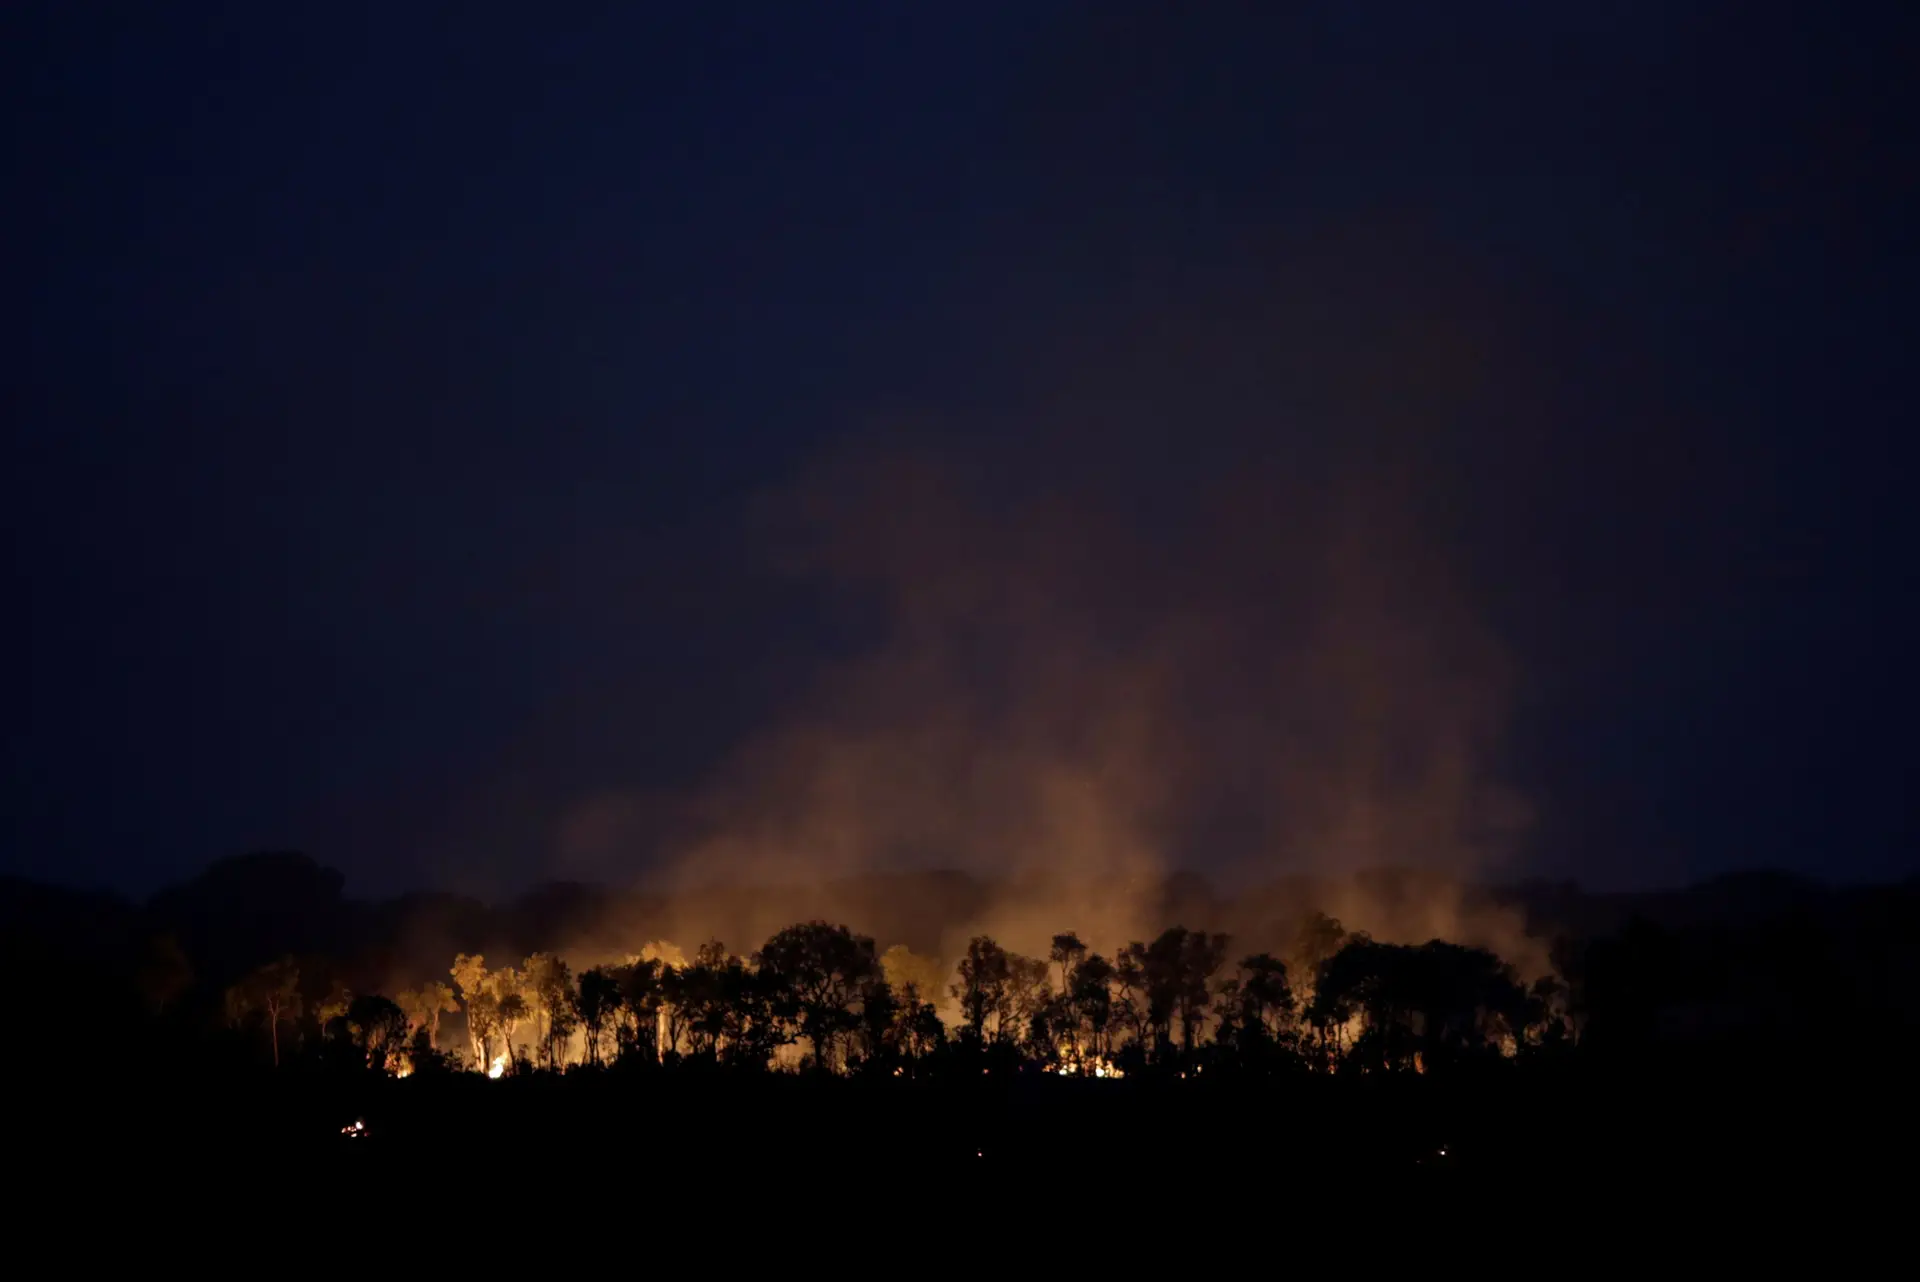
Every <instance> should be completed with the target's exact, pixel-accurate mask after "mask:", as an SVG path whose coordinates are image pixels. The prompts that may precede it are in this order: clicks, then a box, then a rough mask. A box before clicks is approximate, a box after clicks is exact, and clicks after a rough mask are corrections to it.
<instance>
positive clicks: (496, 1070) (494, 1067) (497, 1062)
mask: <svg viewBox="0 0 1920 1282" xmlns="http://www.w3.org/2000/svg"><path fill="white" fill-rule="evenodd" d="M506 1071H507V1057H506V1056H505V1055H495V1056H494V1057H493V1063H492V1064H490V1065H488V1067H487V1076H488V1077H499V1076H501V1075H502V1074H504V1073H505V1072H506Z"/></svg>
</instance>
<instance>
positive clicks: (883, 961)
mask: <svg viewBox="0 0 1920 1282" xmlns="http://www.w3.org/2000/svg"><path fill="white" fill-rule="evenodd" d="M880 969H881V970H882V971H883V972H884V973H885V974H886V977H887V984H888V985H889V986H890V987H891V988H892V989H893V996H894V999H895V1000H896V1001H897V1002H899V1004H900V1006H901V1007H902V1008H903V1009H904V1008H906V1007H908V1006H913V1005H917V1004H919V1003H921V1002H933V1003H936V1004H937V1003H938V1002H939V1000H940V997H941V985H942V984H944V983H946V979H947V967H946V963H944V962H942V961H941V960H940V959H939V958H938V957H923V956H921V955H919V954H918V953H915V952H914V951H913V950H912V949H910V948H908V947H907V946H906V945H905V944H895V945H894V946H893V947H891V948H889V949H887V951H886V952H884V953H882V954H881V955H880Z"/></svg>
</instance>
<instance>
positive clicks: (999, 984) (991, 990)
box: [953, 935, 1013, 1043]
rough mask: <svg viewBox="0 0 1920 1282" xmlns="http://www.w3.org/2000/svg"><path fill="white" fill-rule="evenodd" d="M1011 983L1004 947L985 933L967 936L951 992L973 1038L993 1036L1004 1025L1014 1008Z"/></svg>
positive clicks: (979, 1039) (989, 1037)
mask: <svg viewBox="0 0 1920 1282" xmlns="http://www.w3.org/2000/svg"><path fill="white" fill-rule="evenodd" d="M1012 986H1013V980H1012V966H1011V964H1010V962H1009V959H1008V956H1007V950H1006V949H1004V948H1002V947H1000V945H999V944H997V943H995V942H994V941H993V940H992V938H990V937H989V936H986V935H975V936H974V937H973V938H972V939H970V940H968V941H967V955H966V956H965V957H963V958H961V959H960V979H959V982H958V983H956V984H954V986H953V996H954V999H955V1000H956V1001H958V1002H959V1003H960V1018H961V1020H962V1021H963V1022H964V1023H965V1025H966V1029H967V1031H968V1033H969V1034H970V1035H971V1036H972V1037H973V1038H974V1039H975V1040H976V1041H979V1042H982V1043H984V1042H987V1041H989V1040H996V1039H997V1038H998V1037H999V1036H1000V1034H1001V1032H1002V1030H1003V1029H1004V1028H1005V1027H1006V1025H1007V1022H1008V1020H1009V1018H1010V1016H1011V1013H1012V1010H1013V998H1012V991H1011V990H1012Z"/></svg>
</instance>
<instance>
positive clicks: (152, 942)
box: [135, 935, 193, 1019]
mask: <svg viewBox="0 0 1920 1282" xmlns="http://www.w3.org/2000/svg"><path fill="white" fill-rule="evenodd" d="M135 982H136V984H137V985H138V987H139V989H140V996H141V998H142V999H143V1000H144V1001H145V1003H146V1007H147V1012H148V1014H150V1015H152V1016H153V1017H154V1018H156V1019H158V1018H159V1017H160V1016H161V1015H163V1014H165V1013H166V1011H167V1009H168V1008H169V1007H171V1006H172V1005H173V1003H174V1002H175V1001H177V1000H179V998H180V997H181V996H182V995H183V994H184V993H185V992H186V991H187V990H188V989H189V988H190V987H192V985H193V966H192V965H191V964H190V963H189V962H188V961H187V955H186V953H185V952H183V951H182V950H181V948H180V941H179V940H178V939H176V938H174V937H173V936H172V935H155V936H154V937H152V938H151V939H149V940H148V941H147V946H146V951H145V953H144V954H143V955H142V957H141V960H140V969H139V973H138V975H137V977H136V980H135Z"/></svg>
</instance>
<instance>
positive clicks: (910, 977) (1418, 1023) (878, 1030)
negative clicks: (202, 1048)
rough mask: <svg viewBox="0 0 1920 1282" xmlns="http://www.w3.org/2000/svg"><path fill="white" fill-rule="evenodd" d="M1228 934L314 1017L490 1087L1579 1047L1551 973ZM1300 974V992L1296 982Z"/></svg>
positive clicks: (466, 993)
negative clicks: (1280, 949) (1527, 975)
mask: <svg viewBox="0 0 1920 1282" xmlns="http://www.w3.org/2000/svg"><path fill="white" fill-rule="evenodd" d="M1229 956H1230V953H1229V940H1228V938H1227V936H1225V935H1218V934H1207V933H1203V932H1199V931H1189V930H1185V929H1183V928H1181V927H1173V928H1170V929H1168V930H1166V931H1163V932H1162V933H1161V934H1160V935H1159V936H1157V937H1156V938H1155V939H1154V940H1152V941H1151V942H1138V941H1136V942H1133V943H1130V944H1128V945H1127V946H1126V947H1124V948H1122V949H1120V950H1118V951H1117V952H1116V953H1115V955H1114V958H1113V959H1112V960H1108V959H1107V958H1106V957H1103V956H1102V955H1101V954H1099V953H1097V952H1094V951H1092V950H1091V949H1089V948H1088V947H1087V946H1086V945H1085V944H1084V943H1082V942H1081V941H1080V939H1079V938H1078V937H1077V936H1076V935H1073V934H1071V933H1067V934H1060V935H1055V936H1053V937H1052V946H1051V948H1050V949H1049V952H1048V954H1047V956H1046V957H1044V958H1041V957H1024V956H1021V955H1020V954H1018V953H1014V952H1011V951H1009V950H1007V949H1004V948H1002V947H1001V946H1000V945H999V944H998V943H996V942H995V941H994V940H993V939H991V938H989V937H987V936H984V935H980V936H976V937H974V938H973V939H972V940H971V941H969V943H968V945H967V949H966V952H965V954H964V955H962V956H961V957H960V958H959V959H958V960H957V961H955V962H952V963H951V964H949V963H947V962H944V961H942V960H940V959H938V958H934V957H926V956H916V955H915V954H913V953H912V952H910V951H908V950H907V949H906V948H904V947H903V946H899V945H896V946H895V947H893V948H890V949H888V950H887V951H886V952H885V953H884V954H882V953H880V952H879V950H878V949H877V948H876V947H875V945H874V942H873V940H872V939H870V938H868V937H866V936H861V935H856V934H854V933H853V932H852V931H851V930H849V929H848V928H847V927H845V926H835V925H830V924H828V923H826V922H820V921H814V922H805V923H801V924H799V925H796V926H790V927H788V928H787V929H785V930H782V931H779V932H777V933H776V934H775V935H774V936H773V937H772V938H771V939H769V940H768V941H767V943H766V944H765V945H764V946H763V947H762V948H761V949H760V950H758V951H757V952H755V953H753V954H752V955H751V956H745V957H743V956H740V955H738V954H735V953H732V952H729V951H728V950H727V949H726V948H725V947H724V946H723V945H721V944H720V943H718V942H717V941H710V942H709V943H707V944H705V945H703V946H702V947H701V948H699V949H698V950H697V951H696V952H695V953H694V954H693V956H692V957H691V958H688V957H687V956H686V955H685V954H683V953H681V951H680V950H679V949H678V948H674V947H673V946H671V945H649V946H648V948H647V949H646V950H645V951H644V952H642V953H639V954H629V955H627V960H626V961H625V962H624V963H621V964H618V965H601V966H591V967H588V968H586V969H585V970H583V971H581V972H580V973H579V974H578V975H575V974H574V972H573V971H572V969H571V968H570V967H569V966H568V964H567V963H566V962H565V961H564V960H562V959H561V958H560V957H559V956H557V955H555V954H552V953H535V954H533V955H532V956H530V957H528V958H526V959H525V961H524V962H523V963H522V964H521V965H520V966H518V967H510V966H509V967H499V968H493V967H489V966H488V965H487V964H486V959H485V958H484V957H481V956H478V955H469V954H461V955H459V956H458V957H456V958H455V960H454V964H453V966H452V968H451V976H452V978H453V980H454V981H455V983H454V985H451V986H449V985H447V984H444V983H429V984H424V985H422V986H420V987H419V988H415V989H409V990H407V991H405V992H402V993H401V994H400V996H399V999H398V1000H397V1001H393V1000H389V999H387V998H385V997H381V996H379V995H377V994H367V995H360V996H352V995H350V994H346V993H344V991H341V992H338V993H336V994H334V995H332V996H330V997H329V998H328V999H327V1000H326V1001H324V1002H323V1003H321V1006H320V1008H319V1011H318V1012H317V1013H318V1014H319V1015H320V1016H321V1024H320V1031H321V1034H322V1040H323V1042H328V1043H330V1044H336V1045H339V1046H341V1047H342V1048H350V1049H352V1050H356V1051H357V1052H358V1053H359V1054H360V1055H361V1056H362V1057H363V1062H364V1063H365V1064H366V1065H367V1067H368V1068H369V1069H372V1070H375V1071H379V1072H382V1073H384V1074H386V1075H389V1076H394V1077H412V1076H417V1075H419V1074H420V1073H422V1072H423V1071H432V1072H434V1073H441V1072H445V1071H449V1070H452V1069H457V1068H459V1067H460V1066H461V1064H462V1062H463V1060H464V1063H465V1064H466V1065H467V1066H470V1067H472V1068H474V1069H476V1070H478V1071H480V1072H483V1073H484V1074H485V1076H486V1077H488V1078H489V1079H495V1080H497V1079H499V1078H502V1077H505V1076H507V1075H508V1073H509V1072H510V1071H511V1072H514V1073H519V1072H523V1071H534V1072H538V1071H544V1072H549V1073H552V1072H562V1071H567V1070H570V1069H574V1068H587V1069H593V1068H599V1067H604V1066H607V1065H610V1064H613V1063H615V1062H616V1061H621V1062H628V1063H632V1062H639V1063H651V1064H672V1063H679V1062H682V1061H709V1062H715V1063H718V1064H722V1065H728V1066H734V1067H740V1068H751V1069H757V1070H762V1071H766V1070H772V1071H775V1072H822V1071H824V1072H826V1073H830V1074H868V1073H874V1074H884V1075H889V1076H893V1077H907V1076H920V1075H922V1074H923V1073H926V1072H929V1071H931V1072H935V1073H938V1072H941V1071H945V1068H943V1066H945V1067H950V1068H956V1069H958V1068H961V1067H962V1066H964V1071H966V1072H967V1073H968V1074H969V1075H973V1076H979V1077H988V1076H995V1075H998V1074H999V1073H1012V1074H1015V1075H1018V1074H1022V1073H1026V1072H1038V1073H1041V1074H1045V1075H1051V1076H1054V1077H1074V1078H1092V1079H1095V1080H1103V1081H1104V1080H1117V1079H1120V1078H1124V1077H1127V1076H1130V1075H1134V1074H1138V1073H1142V1072H1148V1073H1154V1074H1161V1075H1164V1076H1166V1077H1168V1078H1170V1079H1179V1080H1185V1079H1186V1078H1188V1077H1189V1076H1193V1077H1197V1076H1199V1075H1200V1074H1202V1073H1204V1072H1205V1071H1206V1069H1207V1068H1208V1067H1209V1066H1215V1065H1219V1066H1226V1067H1229V1068H1232V1067H1234V1066H1238V1067H1241V1068H1249V1067H1253V1068H1257V1069H1258V1070H1259V1071H1261V1072H1263V1073H1264V1072H1268V1071H1271V1070H1272V1069H1273V1068H1275V1067H1277V1066H1279V1065H1281V1064H1283V1063H1289V1064H1295V1065H1299V1066H1303V1067H1305V1068H1307V1069H1308V1070H1311V1071H1319V1072H1333V1071H1336V1070H1338V1071H1342V1072H1348V1071H1352V1072H1358V1073H1380V1072H1393V1073H1400V1072H1404V1073H1409V1074H1425V1073H1429V1072H1431V1071H1433V1068H1434V1065H1435V1064H1436V1063H1437V1062H1442V1061H1455V1060H1459V1059H1462V1058H1473V1059H1484V1060H1489V1061H1492V1060H1500V1059H1509V1060H1510V1059H1513V1058H1516V1057H1517V1056H1520V1055H1523V1054H1525V1053H1527V1052H1528V1051H1529V1050H1531V1049H1532V1048H1535V1047H1543V1046H1549V1045H1555V1044H1560V1043H1562V1042H1564V1041H1567V1040H1569V1039H1570V1038H1571V1034H1572V1029H1571V1025H1570V1022H1569V1020H1568V1018H1567V1016H1566V1008H1565V998H1566V993H1565V990H1564V989H1563V988H1561V987H1560V986H1559V984H1558V981H1557V980H1555V979H1553V978H1546V979H1543V980H1541V981H1538V982H1536V983H1534V984H1532V985H1526V984H1523V983H1521V982H1520V980H1519V978H1518V976H1517V975H1516V974H1515V972H1514V970H1513V968H1512V967H1510V966H1508V965H1507V964H1506V963H1504V962H1503V961H1502V960H1501V959H1500V958H1499V957H1497V956H1495V955H1494V954H1493V953H1491V952H1488V951H1486V950H1483V949H1477V948H1469V947H1465V946H1463V945H1458V944H1449V943H1444V942H1442V941H1440V940H1433V941H1430V942H1429V943H1426V944H1423V945H1419V946H1417V947H1416V946H1411V945H1401V944H1386V943H1381V942H1379V941H1376V940H1374V939H1372V938H1370V937H1369V936H1367V935H1365V934H1348V933H1347V932H1346V931H1345V930H1344V929H1343V928H1342V927H1341V926H1340V924H1339V923H1338V922H1336V921H1334V920H1333V919H1331V918H1328V917H1325V916H1324V915H1321V914H1313V915H1312V917H1311V918H1310V919H1309V920H1307V921H1306V922H1305V923H1303V924H1302V926H1301V927H1300V930H1299V932H1298V941H1297V942H1296V945H1295V947H1294V948H1293V949H1292V950H1291V951H1290V953H1289V955H1288V957H1287V959H1286V960H1282V959H1281V958H1279V957H1276V956H1273V955H1270V954H1267V953H1256V954H1252V955H1250V956H1247V957H1244V958H1242V959H1241V960H1240V961H1239V962H1238V963H1237V965H1234V966H1232V967H1231V968H1230V967H1229V963H1228V958H1229ZM1294 974H1298V975H1300V976H1301V977H1302V980H1303V981H1304V982H1302V983H1301V984H1300V985H1299V986H1298V988H1296V987H1295V986H1294V984H1293V983H1291V982H1290V979H1291V976H1292V975H1294ZM271 979H272V982H271V983H268V982H267V981H266V980H265V979H261V980H256V981H252V982H251V983H250V986H243V987H239V988H236V989H235V990H234V992H235V996H234V1001H235V1007H234V1009H235V1010H237V1011H240V1012H242V1014H243V1016H244V1015H246V1013H247V1012H248V1010H249V1009H250V1008H248V1007H246V1005H245V1000H246V999H247V998H248V997H249V995H250V994H253V993H256V992H258V993H263V994H265V996H266V999H270V1000H265V999H263V1004H261V1005H259V1006H258V1008H257V1010H255V1012H254V1014H253V1016H252V1018H253V1019H254V1020H255V1022H256V1023H257V1024H259V1025H262V1026H264V1027H263V1031H272V1032H274V1033H275V1035H276V1036H277V1034H278V1030H277V1024H278V1023H280V1022H287V1023H288V1024H289V1027H290V1028H293V1029H295V1030H297V1029H298V1027H299V1025H298V1024H297V1023H292V1022H291V1020H292V1019H297V1017H298V1011H299V1005H300V1004H299V1001H298V982H299V977H298V972H297V969H293V968H291V967H290V965H287V964H280V968H279V969H278V970H276V971H275V972H274V974H273V976H271ZM442 1012H455V1013H459V1014H462V1015H464V1016H465V1024H466V1029H465V1032H466V1038H467V1042H468V1048H469V1053H468V1054H467V1055H466V1056H465V1057H462V1056H460V1055H457V1054H454V1053H452V1052H449V1051H445V1050H442V1049H440V1048H439V1047H438V1046H437V1045H436V1039H437V1034H438V1028H439V1016H440V1014H441V1013H442Z"/></svg>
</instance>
